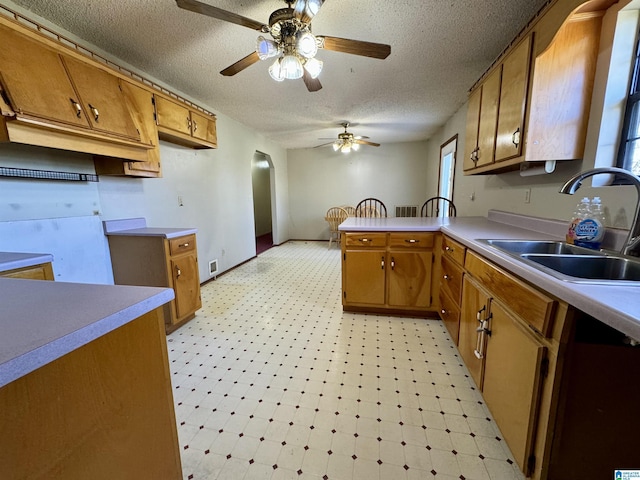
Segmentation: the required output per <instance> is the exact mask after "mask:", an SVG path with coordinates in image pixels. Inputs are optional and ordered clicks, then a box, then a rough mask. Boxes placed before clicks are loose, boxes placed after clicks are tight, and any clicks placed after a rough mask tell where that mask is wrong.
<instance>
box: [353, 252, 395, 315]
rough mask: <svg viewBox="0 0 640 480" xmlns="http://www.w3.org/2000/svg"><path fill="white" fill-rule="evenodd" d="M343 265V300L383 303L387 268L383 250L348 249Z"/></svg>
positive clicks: (372, 303) (361, 302)
mask: <svg viewBox="0 0 640 480" xmlns="http://www.w3.org/2000/svg"><path fill="white" fill-rule="evenodd" d="M343 267H344V268H343V275H344V292H343V301H344V302H346V303H349V304H355V303H358V304H370V305H384V303H385V298H384V297H385V295H384V294H385V291H384V290H385V274H386V269H387V265H386V258H385V251H384V250H348V251H347V252H346V253H345V255H344V257H343Z"/></svg>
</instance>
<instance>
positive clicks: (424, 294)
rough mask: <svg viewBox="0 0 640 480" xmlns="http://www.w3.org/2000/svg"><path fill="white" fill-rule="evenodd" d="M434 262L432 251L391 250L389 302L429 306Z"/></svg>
mask: <svg viewBox="0 0 640 480" xmlns="http://www.w3.org/2000/svg"><path fill="white" fill-rule="evenodd" d="M432 263H433V253H432V252H406V251H397V250H395V251H394V250H392V251H390V252H389V254H388V265H389V269H390V271H389V272H388V278H389V279H388V285H389V287H388V288H389V290H388V300H387V301H388V304H389V305H390V306H392V307H417V308H426V307H429V306H430V305H431V270H432V267H431V265H432Z"/></svg>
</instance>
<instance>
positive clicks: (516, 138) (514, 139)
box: [511, 127, 520, 148]
mask: <svg viewBox="0 0 640 480" xmlns="http://www.w3.org/2000/svg"><path fill="white" fill-rule="evenodd" d="M511 143H513V146H514V147H516V148H518V145H520V127H518V129H517V130H516V131H515V132H513V135H511Z"/></svg>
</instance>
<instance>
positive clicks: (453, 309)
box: [439, 291, 460, 345]
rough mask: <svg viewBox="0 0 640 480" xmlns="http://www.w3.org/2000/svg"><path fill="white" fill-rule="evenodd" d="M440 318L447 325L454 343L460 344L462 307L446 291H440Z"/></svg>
mask: <svg viewBox="0 0 640 480" xmlns="http://www.w3.org/2000/svg"><path fill="white" fill-rule="evenodd" d="M439 298H440V318H441V319H442V321H443V322H444V326H445V327H447V330H448V331H449V335H451V339H452V340H453V343H455V344H456V345H458V334H459V332H460V308H459V307H458V305H456V303H455V302H454V301H453V300H452V299H451V298H450V297H449V295H447V294H446V293H445V292H443V291H440V296H439Z"/></svg>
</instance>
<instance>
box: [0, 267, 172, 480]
mask: <svg viewBox="0 0 640 480" xmlns="http://www.w3.org/2000/svg"><path fill="white" fill-rule="evenodd" d="M6 266H7V265H5V267H6ZM9 266H11V265H9ZM172 299H173V291H172V290H171V289H166V288H151V287H130V286H118V285H94V284H78V283H64V282H52V281H41V280H28V279H14V278H0V303H1V304H2V314H1V315H0V330H1V331H2V335H1V336H0V411H2V415H0V430H1V431H2V438H1V439H0V471H1V472H2V478H3V479H4V478H6V479H18V478H65V479H81V478H93V479H99V478H104V479H107V478H167V479H170V478H171V479H178V478H181V477H182V472H181V463H180V452H179V449H178V438H177V431H176V423H175V413H174V407H173V396H172V391H171V380H170V375H169V368H168V357H167V346H166V337H165V333H164V318H163V313H162V306H163V305H164V304H166V303H167V302H170V301H171V300H172Z"/></svg>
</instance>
